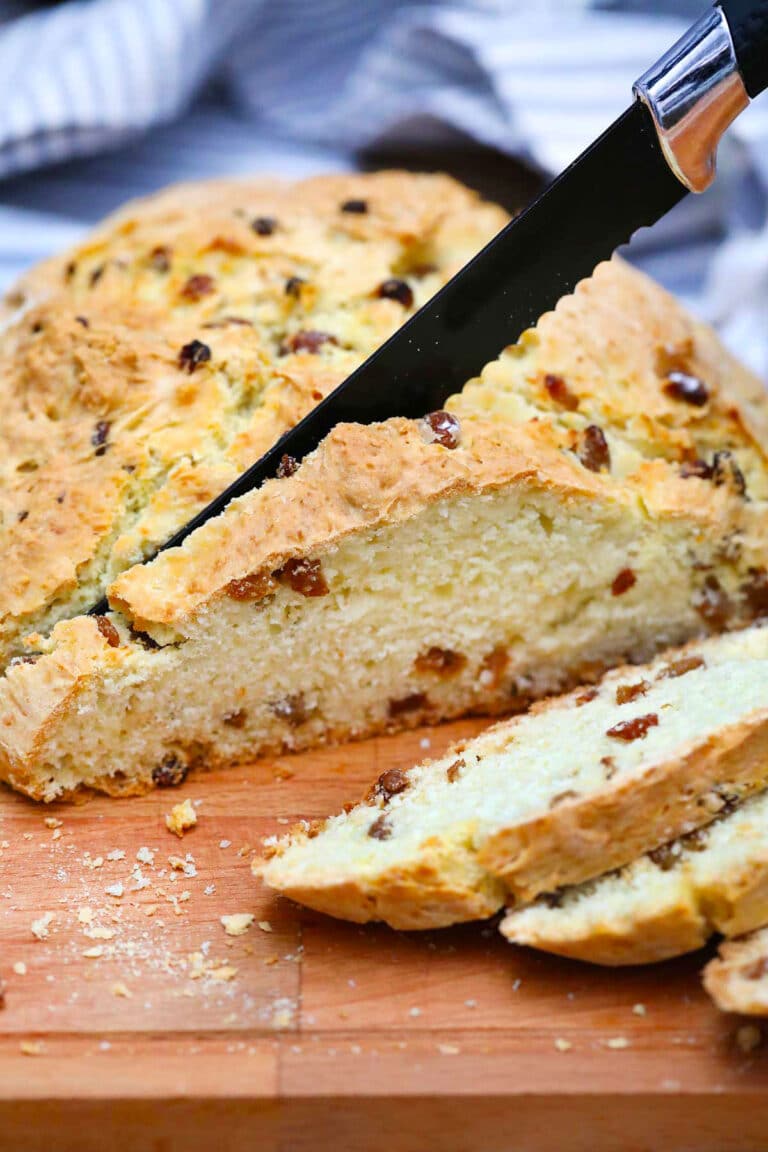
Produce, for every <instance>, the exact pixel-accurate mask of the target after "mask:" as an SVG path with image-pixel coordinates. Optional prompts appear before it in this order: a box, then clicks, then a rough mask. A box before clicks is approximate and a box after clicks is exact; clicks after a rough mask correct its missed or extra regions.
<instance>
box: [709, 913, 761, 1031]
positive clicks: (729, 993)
mask: <svg viewBox="0 0 768 1152" xmlns="http://www.w3.org/2000/svg"><path fill="white" fill-rule="evenodd" d="M704 987H705V988H706V990H707V992H709V994H710V996H711V997H712V999H713V1000H714V1002H715V1004H717V1006H718V1008H722V1010H723V1011H724V1012H741V1013H743V1014H744V1015H746V1016H768V928H761V929H759V930H758V931H757V932H751V933H750V934H749V935H748V936H744V937H743V938H742V939H740V940H727V941H726V942H725V943H724V944H721V945H720V951H719V955H718V956H717V957H716V959H714V960H711V961H710V962H709V964H707V966H706V968H705V969H704Z"/></svg>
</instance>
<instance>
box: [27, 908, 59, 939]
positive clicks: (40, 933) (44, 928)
mask: <svg viewBox="0 0 768 1152" xmlns="http://www.w3.org/2000/svg"><path fill="white" fill-rule="evenodd" d="M53 919H54V913H53V912H44V913H43V915H42V916H38V918H37V920H33V921H32V925H31V928H32V935H33V936H34V937H35V939H36V940H46V939H47V938H48V936H49V935H50V931H49V928H50V925H51V922H52V921H53Z"/></svg>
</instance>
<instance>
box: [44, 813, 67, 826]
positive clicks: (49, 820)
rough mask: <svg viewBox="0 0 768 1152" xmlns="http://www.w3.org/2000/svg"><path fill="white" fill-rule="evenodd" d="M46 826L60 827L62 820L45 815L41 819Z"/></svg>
mask: <svg viewBox="0 0 768 1152" xmlns="http://www.w3.org/2000/svg"><path fill="white" fill-rule="evenodd" d="M43 823H44V824H45V826H46V828H61V827H62V826H63V824H64V821H63V820H57V819H56V817H55V816H46V817H45V820H44V821H43Z"/></svg>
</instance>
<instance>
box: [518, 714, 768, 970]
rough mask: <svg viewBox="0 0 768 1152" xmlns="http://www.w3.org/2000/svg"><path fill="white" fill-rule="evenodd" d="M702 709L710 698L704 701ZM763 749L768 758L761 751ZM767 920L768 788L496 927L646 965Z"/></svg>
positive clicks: (565, 950)
mask: <svg viewBox="0 0 768 1152" xmlns="http://www.w3.org/2000/svg"><path fill="white" fill-rule="evenodd" d="M702 706H703V707H705V708H706V707H707V706H708V700H707V699H704V700H702ZM763 755H765V754H764V753H763ZM766 921H768V792H761V793H760V794H759V795H757V796H754V797H752V798H750V799H747V800H745V801H743V802H742V803H741V804H738V805H737V806H736V807H734V808H733V809H731V808H730V806H729V807H728V808H727V809H726V810H725V811H724V813H723V814H721V815H720V816H719V817H717V818H716V819H715V820H714V821H713V822H712V823H711V824H710V825H709V826H708V827H705V828H699V829H696V830H694V831H693V832H690V833H688V834H687V835H686V836H684V837H682V838H680V839H678V840H676V841H672V842H670V843H669V844H665V845H663V846H662V847H660V848H658V849H656V850H654V851H652V852H650V853H648V854H647V855H645V856H643V857H641V858H640V859H638V860H636V861H634V862H633V863H632V864H630V865H628V866H627V867H626V868H623V869H621V870H620V871H619V872H617V873H614V874H609V875H606V876H603V877H600V878H599V879H597V880H595V881H594V882H592V883H588V884H583V885H579V886H577V887H575V888H566V889H564V890H563V891H560V892H556V893H554V894H553V895H550V896H547V897H544V898H543V899H541V900H539V901H537V902H536V903H535V904H531V905H529V906H528V907H526V908H519V909H512V911H510V912H509V913H508V915H507V916H506V917H505V919H504V921H503V922H502V925H501V931H502V933H503V934H504V936H506V938H507V939H508V940H511V941H513V942H514V943H515V944H528V945H531V946H532V947H534V948H541V949H544V950H545V951H547V952H556V953H558V954H559V955H561V956H571V957H574V958H575V959H577V960H589V961H591V962H592V963H595V964H610V965H619V964H648V963H652V962H654V961H657V960H666V959H668V958H669V957H671V956H679V955H681V954H682V953H684V952H692V951H694V950H695V949H697V948H700V947H701V946H702V945H703V944H705V943H706V942H707V940H708V939H709V937H710V936H712V935H713V934H714V933H715V932H720V933H722V934H723V935H724V936H739V935H741V934H742V933H744V932H749V931H751V930H752V929H754V928H757V927H759V926H761V925H763V924H765V923H766Z"/></svg>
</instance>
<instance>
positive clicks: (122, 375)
mask: <svg viewBox="0 0 768 1152" xmlns="http://www.w3.org/2000/svg"><path fill="white" fill-rule="evenodd" d="M505 221H506V215H505V214H504V213H503V212H502V210H501V209H499V208H497V207H495V206H494V205H490V204H484V203H483V202H481V201H480V200H479V198H478V197H477V196H476V195H475V194H474V193H472V192H470V191H469V190H467V189H465V188H463V187H462V186H461V185H459V184H457V183H456V182H455V181H453V180H451V179H450V178H448V177H445V176H439V175H434V176H433V175H412V174H409V173H404V172H384V173H379V174H375V175H340V176H331V177H319V178H314V179H311V180H307V181H304V182H300V183H297V184H286V183H282V182H280V181H277V180H260V181H244V182H238V181H219V182H215V183H205V184H198V185H190V186H183V187H177V188H172V189H170V190H168V191H166V192H164V193H162V194H160V195H158V196H155V197H151V198H149V199H147V200H144V201H140V202H137V203H133V204H129V205H128V206H127V207H126V208H124V209H123V210H122V211H120V212H119V213H117V214H116V215H115V216H113V217H111V218H109V219H108V220H107V221H106V222H105V223H104V224H103V225H102V226H101V227H100V228H99V229H98V230H97V231H96V232H95V233H93V234H92V235H91V236H90V237H88V238H87V239H86V240H85V241H84V242H83V244H82V245H81V246H80V247H79V248H78V249H76V250H74V251H71V252H69V253H67V254H65V255H63V256H61V257H58V258H56V259H54V260H51V261H48V262H47V263H46V264H44V265H42V266H41V267H39V268H38V269H35V270H34V271H33V272H32V273H30V274H29V275H28V276H27V277H26V278H25V279H24V280H23V281H22V282H21V283H20V284H19V285H18V286H17V287H16V288H15V289H14V290H13V291H12V292H10V293H9V294H8V296H7V297H6V301H5V306H4V310H3V315H2V319H3V320H4V323H5V330H4V331H3V332H2V334H0V429H1V432H0V435H1V436H2V439H3V452H2V454H1V457H2V458H1V459H0V664H1V663H2V660H3V657H4V656H8V655H10V654H11V653H12V652H13V651H14V650H18V648H17V645H18V642H19V639H20V637H21V636H22V635H23V633H24V632H25V631H29V630H31V629H32V628H43V629H47V628H49V627H50V626H51V625H52V624H53V623H54V622H55V621H56V619H59V618H61V617H62V616H72V615H76V614H77V612H78V611H82V610H83V609H84V608H87V607H89V606H90V604H91V603H93V602H94V601H95V600H96V599H98V597H99V595H100V594H101V592H102V591H103V589H104V588H105V587H106V584H107V583H108V582H109V581H110V580H111V579H113V578H114V577H115V576H116V575H117V574H118V573H119V572H121V571H122V570H123V569H125V568H126V567H129V566H130V565H131V564H134V563H136V562H137V561H138V560H140V559H141V557H142V556H143V555H145V554H146V553H147V552H148V551H149V550H150V549H151V548H152V546H153V545H155V544H156V543H159V542H161V541H162V540H163V539H166V538H167V537H168V535H170V534H171V533H172V532H173V531H174V530H175V529H176V528H178V527H179V526H180V525H181V524H183V523H184V522H185V521H186V520H187V519H189V518H190V516H191V515H193V514H194V513H195V512H196V511H198V510H199V509H200V507H202V506H203V505H204V504H205V503H207V502H208V501H209V500H210V499H211V498H212V497H213V496H214V495H216V494H217V493H218V492H220V491H221V490H222V489H223V488H224V487H225V486H226V485H227V484H228V483H229V482H230V481H231V480H232V479H234V478H235V476H236V475H237V474H238V473H239V472H240V471H241V470H242V469H243V468H244V467H245V466H246V465H248V464H250V463H252V462H253V460H254V459H257V458H258V457H259V456H260V455H261V454H262V452H263V451H265V450H266V448H268V447H269V446H270V445H271V444H272V443H274V441H275V440H276V439H277V438H278V437H279V435H280V434H281V433H282V432H283V431H284V430H285V429H286V428H288V427H290V426H291V425H292V424H294V423H296V421H297V420H298V419H299V418H300V417H301V416H303V415H304V414H305V413H306V412H307V411H308V410H309V409H310V408H311V407H312V406H313V405H314V404H315V403H316V402H317V401H318V400H319V399H320V398H321V397H322V396H324V395H326V394H327V392H328V391H330V390H331V389H332V388H333V387H335V385H336V384H338V383H339V382H340V381H341V380H342V379H343V378H344V377H345V376H346V375H347V374H348V373H349V372H350V371H351V370H352V369H353V368H354V367H355V366H356V365H357V364H358V363H359V362H360V361H361V360H362V359H364V358H365V356H367V355H368V354H369V353H370V352H371V351H372V350H373V348H374V347H376V345H378V344H379V343H381V342H382V341H383V340H384V339H385V338H386V337H387V336H389V335H390V334H391V332H393V331H394V330H395V329H396V328H397V327H398V326H399V325H400V324H401V323H402V322H403V320H404V319H405V317H407V315H409V314H410V312H412V311H413V310H414V309H415V308H416V307H418V306H419V305H420V304H421V303H423V302H424V301H425V300H426V299H427V298H428V297H429V296H430V295H432V294H433V293H434V291H435V290H436V289H437V288H438V287H439V286H440V285H441V284H442V283H443V282H444V281H445V280H446V279H447V278H448V277H449V276H450V275H451V274H452V273H453V272H454V271H455V270H456V269H457V268H458V267H460V266H461V265H462V264H463V263H464V262H465V261H466V260H467V259H468V258H469V257H470V256H471V255H473V254H474V252H476V251H477V249H478V248H480V247H481V246H482V245H483V244H484V243H485V242H486V241H487V240H488V239H490V237H491V236H492V235H493V234H494V233H495V232H496V231H498V229H499V228H501V227H502V225H503V224H504V223H505Z"/></svg>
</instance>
